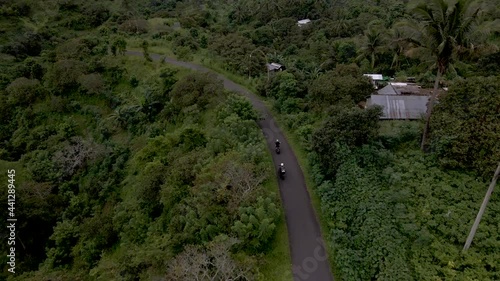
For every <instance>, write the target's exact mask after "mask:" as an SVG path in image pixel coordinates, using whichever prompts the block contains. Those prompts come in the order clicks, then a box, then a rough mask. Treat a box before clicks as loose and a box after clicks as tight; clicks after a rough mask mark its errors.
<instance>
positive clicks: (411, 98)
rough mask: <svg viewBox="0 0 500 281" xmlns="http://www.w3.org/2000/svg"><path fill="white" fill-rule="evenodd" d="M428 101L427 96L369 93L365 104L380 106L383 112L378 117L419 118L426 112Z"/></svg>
mask: <svg viewBox="0 0 500 281" xmlns="http://www.w3.org/2000/svg"><path fill="white" fill-rule="evenodd" d="M387 86H390V85H387ZM385 88H386V87H384V88H383V89H385ZM383 89H382V90H383ZM428 101H429V97H428V96H415V95H400V94H397V93H396V94H387V95H371V96H370V98H368V100H367V102H366V106H370V105H379V106H382V108H383V111H382V112H383V113H382V116H381V117H380V119H403V120H410V119H420V118H421V117H422V116H423V115H424V114H425V113H426V111H427V103H428Z"/></svg>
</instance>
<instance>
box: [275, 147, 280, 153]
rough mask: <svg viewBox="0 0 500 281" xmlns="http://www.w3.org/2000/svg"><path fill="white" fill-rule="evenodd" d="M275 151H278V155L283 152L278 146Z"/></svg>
mask: <svg viewBox="0 0 500 281" xmlns="http://www.w3.org/2000/svg"><path fill="white" fill-rule="evenodd" d="M275 150H276V154H280V152H281V150H280V147H279V146H277V147H276V149H275Z"/></svg>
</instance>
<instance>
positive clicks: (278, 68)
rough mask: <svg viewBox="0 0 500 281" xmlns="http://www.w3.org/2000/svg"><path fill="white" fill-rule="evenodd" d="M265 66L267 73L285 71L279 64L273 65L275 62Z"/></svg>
mask: <svg viewBox="0 0 500 281" xmlns="http://www.w3.org/2000/svg"><path fill="white" fill-rule="evenodd" d="M266 66H267V70H268V71H282V70H285V67H284V66H283V65H281V64H279V63H275V62H272V63H268V64H266Z"/></svg>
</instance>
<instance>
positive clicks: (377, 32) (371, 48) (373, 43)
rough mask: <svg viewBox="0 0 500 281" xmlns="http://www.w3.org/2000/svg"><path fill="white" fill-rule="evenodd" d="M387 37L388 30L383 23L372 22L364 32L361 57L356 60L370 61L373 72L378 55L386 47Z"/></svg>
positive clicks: (378, 21)
mask: <svg viewBox="0 0 500 281" xmlns="http://www.w3.org/2000/svg"><path fill="white" fill-rule="evenodd" d="M386 37H387V35H386V30H385V27H384V26H383V24H382V21H380V20H375V21H372V22H370V23H369V24H368V28H367V30H365V32H364V36H363V41H362V45H361V48H360V55H359V56H358V57H357V58H356V60H358V61H360V60H363V59H368V61H369V62H370V68H371V69H372V70H373V69H374V68H375V62H376V59H377V54H379V53H381V52H382V51H383V49H384V47H385V46H384V43H385V41H386Z"/></svg>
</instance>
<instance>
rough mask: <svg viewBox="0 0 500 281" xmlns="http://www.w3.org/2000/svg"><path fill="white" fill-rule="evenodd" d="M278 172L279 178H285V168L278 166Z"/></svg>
mask: <svg viewBox="0 0 500 281" xmlns="http://www.w3.org/2000/svg"><path fill="white" fill-rule="evenodd" d="M278 173H279V174H280V178H281V179H282V180H284V179H285V168H283V167H279V168H278Z"/></svg>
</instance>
